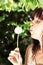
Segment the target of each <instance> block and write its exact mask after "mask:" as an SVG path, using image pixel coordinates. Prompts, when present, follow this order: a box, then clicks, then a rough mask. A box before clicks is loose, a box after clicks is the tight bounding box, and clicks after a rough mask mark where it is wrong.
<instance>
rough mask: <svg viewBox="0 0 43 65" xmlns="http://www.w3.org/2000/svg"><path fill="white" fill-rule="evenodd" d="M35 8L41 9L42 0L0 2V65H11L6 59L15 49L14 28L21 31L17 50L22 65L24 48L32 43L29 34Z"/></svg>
mask: <svg viewBox="0 0 43 65" xmlns="http://www.w3.org/2000/svg"><path fill="white" fill-rule="evenodd" d="M36 7H38V8H39V7H42V8H43V0H0V65H12V64H11V63H10V62H9V61H8V59H7V57H8V55H9V53H10V51H11V50H13V49H14V48H16V43H17V42H16V41H17V34H15V33H14V29H15V27H16V26H20V27H21V28H22V29H23V33H21V34H20V38H19V48H20V53H21V55H22V58H23V63H24V55H25V51H26V48H27V46H28V45H29V44H31V42H32V40H30V32H29V29H30V23H31V20H32V19H33V17H32V15H31V13H32V11H33V10H34V9H35V8H36Z"/></svg>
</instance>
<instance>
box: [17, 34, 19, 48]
mask: <svg viewBox="0 0 43 65" xmlns="http://www.w3.org/2000/svg"><path fill="white" fill-rule="evenodd" d="M18 46H19V34H18V35H17V47H18Z"/></svg>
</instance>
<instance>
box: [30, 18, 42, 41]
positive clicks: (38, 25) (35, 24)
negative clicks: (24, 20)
mask: <svg viewBox="0 0 43 65" xmlns="http://www.w3.org/2000/svg"><path fill="white" fill-rule="evenodd" d="M30 33H31V37H32V38H34V39H38V40H39V39H40V37H41V36H42V34H43V20H40V19H38V17H34V20H33V21H32V22H31V27H30Z"/></svg>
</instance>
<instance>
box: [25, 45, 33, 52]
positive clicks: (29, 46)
mask: <svg viewBox="0 0 43 65" xmlns="http://www.w3.org/2000/svg"><path fill="white" fill-rule="evenodd" d="M32 47H33V44H30V45H28V47H27V49H26V51H27V52H30V51H32Z"/></svg>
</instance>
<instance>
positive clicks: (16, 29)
mask: <svg viewBox="0 0 43 65" xmlns="http://www.w3.org/2000/svg"><path fill="white" fill-rule="evenodd" d="M14 32H15V33H16V34H17V47H18V43H19V34H21V33H22V28H21V27H19V26H17V27H16V28H15V30H14Z"/></svg>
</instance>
